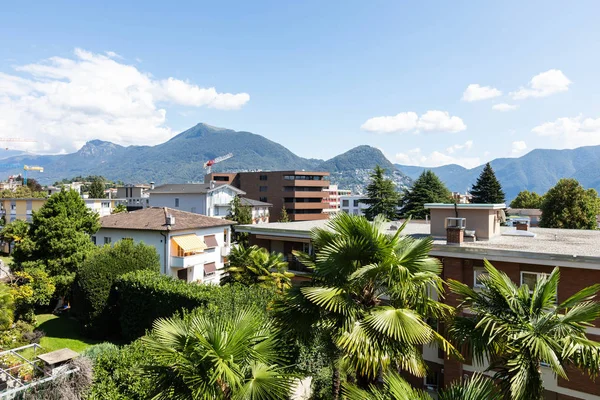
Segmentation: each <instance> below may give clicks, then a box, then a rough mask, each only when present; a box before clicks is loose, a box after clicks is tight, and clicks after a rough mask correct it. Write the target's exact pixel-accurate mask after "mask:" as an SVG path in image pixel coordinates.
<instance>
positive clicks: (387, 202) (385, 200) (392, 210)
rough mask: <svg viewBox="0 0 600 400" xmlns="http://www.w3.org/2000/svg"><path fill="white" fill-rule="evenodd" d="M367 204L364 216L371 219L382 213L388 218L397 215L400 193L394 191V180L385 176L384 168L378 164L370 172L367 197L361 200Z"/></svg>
mask: <svg viewBox="0 0 600 400" xmlns="http://www.w3.org/2000/svg"><path fill="white" fill-rule="evenodd" d="M361 202H362V203H365V204H367V205H368V207H367V208H366V209H365V217H367V219H368V220H369V221H373V219H375V217H376V216H378V215H383V216H384V217H385V218H386V219H388V220H393V219H395V218H396V217H397V215H398V211H397V210H398V204H399V202H400V193H398V192H397V191H396V187H395V186H394V182H392V180H391V179H386V178H385V169H383V168H381V167H380V166H379V165H377V166H376V167H375V169H374V170H373V173H371V182H370V183H369V185H368V186H367V198H366V199H364V200H362V201H361Z"/></svg>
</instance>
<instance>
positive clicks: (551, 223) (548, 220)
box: [540, 178, 600, 229]
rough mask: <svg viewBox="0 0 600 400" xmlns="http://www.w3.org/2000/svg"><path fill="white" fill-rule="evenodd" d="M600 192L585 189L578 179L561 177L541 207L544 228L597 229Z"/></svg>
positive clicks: (545, 197) (547, 194) (541, 223)
mask: <svg viewBox="0 0 600 400" xmlns="http://www.w3.org/2000/svg"><path fill="white" fill-rule="evenodd" d="M598 205H599V200H598V193H597V192H596V191H595V190H594V189H589V190H585V189H584V188H583V187H582V186H581V184H580V183H579V182H578V181H577V180H576V179H572V178H571V179H561V180H559V181H558V183H557V184H556V185H555V186H554V187H553V188H551V189H550V190H548V193H546V194H545V195H544V201H543V202H542V206H541V207H540V209H541V210H542V219H541V220H540V226H541V227H543V228H562V229H596V215H598V214H599V213H600V207H599V206H598Z"/></svg>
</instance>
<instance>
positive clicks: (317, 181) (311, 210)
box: [204, 170, 329, 221]
mask: <svg viewBox="0 0 600 400" xmlns="http://www.w3.org/2000/svg"><path fill="white" fill-rule="evenodd" d="M204 180H205V182H210V181H215V182H217V183H227V184H229V185H232V186H235V187H237V188H239V189H241V190H243V191H244V192H246V196H247V197H249V198H252V199H258V200H259V201H261V202H267V203H270V204H272V205H273V207H272V208H271V211H270V219H271V221H278V220H279V219H280V218H281V210H282V209H283V208H284V207H285V209H286V211H287V214H288V217H289V219H290V220H291V221H312V220H321V219H327V218H328V214H327V213H325V209H328V208H329V206H328V205H327V203H325V198H327V197H328V194H327V192H326V191H325V189H327V188H329V172H313V171H310V172H309V171H295V170H294V171H270V172H266V171H264V172H238V173H218V172H213V173H211V174H209V175H206V177H205V179H204Z"/></svg>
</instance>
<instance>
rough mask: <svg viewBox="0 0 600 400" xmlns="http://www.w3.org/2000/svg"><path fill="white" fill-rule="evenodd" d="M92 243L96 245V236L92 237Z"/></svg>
mask: <svg viewBox="0 0 600 400" xmlns="http://www.w3.org/2000/svg"><path fill="white" fill-rule="evenodd" d="M92 243H94V244H96V236H92Z"/></svg>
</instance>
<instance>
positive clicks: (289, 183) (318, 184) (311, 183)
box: [284, 179, 329, 188]
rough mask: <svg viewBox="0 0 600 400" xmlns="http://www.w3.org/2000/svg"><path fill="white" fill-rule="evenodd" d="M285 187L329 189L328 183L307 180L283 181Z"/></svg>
mask: <svg viewBox="0 0 600 400" xmlns="http://www.w3.org/2000/svg"><path fill="white" fill-rule="evenodd" d="M284 185H285V186H305V187H322V188H327V187H329V181H325V180H322V181H319V180H308V179H306V180H305V179H296V180H284Z"/></svg>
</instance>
